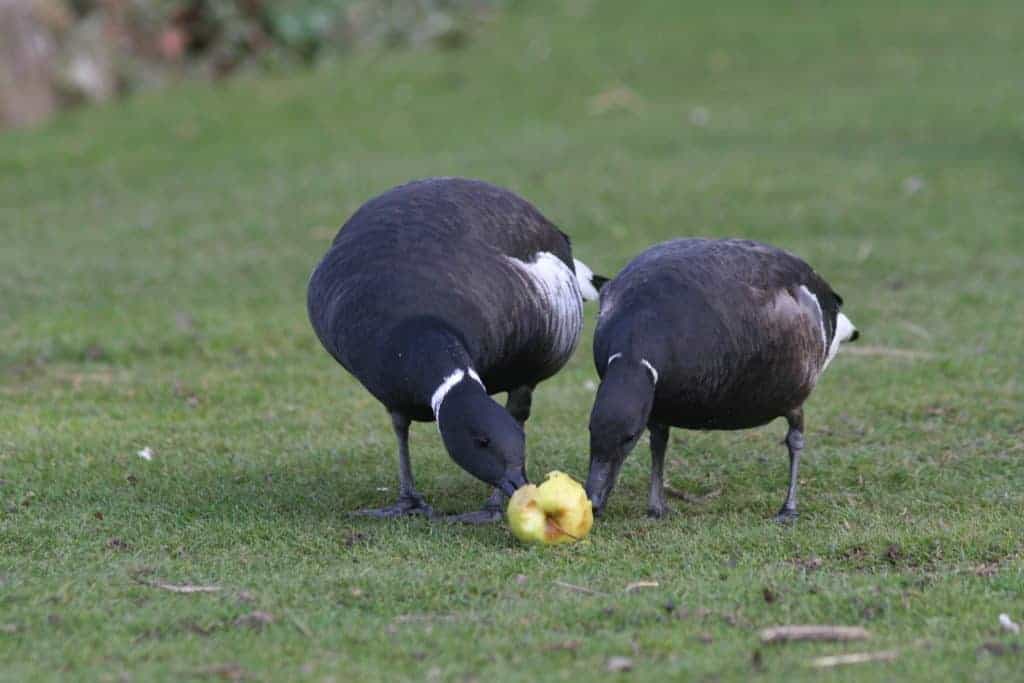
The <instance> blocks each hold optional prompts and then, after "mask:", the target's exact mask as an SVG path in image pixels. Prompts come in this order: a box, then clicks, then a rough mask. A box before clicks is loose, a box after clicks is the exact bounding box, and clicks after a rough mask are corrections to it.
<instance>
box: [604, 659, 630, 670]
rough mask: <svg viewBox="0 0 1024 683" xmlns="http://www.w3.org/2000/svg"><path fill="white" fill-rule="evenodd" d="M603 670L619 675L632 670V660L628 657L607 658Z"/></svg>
mask: <svg viewBox="0 0 1024 683" xmlns="http://www.w3.org/2000/svg"><path fill="white" fill-rule="evenodd" d="M604 668H605V669H607V670H608V671H611V672H612V673H621V672H625V671H632V670H633V660H632V659H630V658H629V657H609V658H608V661H607V662H606V663H605V665H604Z"/></svg>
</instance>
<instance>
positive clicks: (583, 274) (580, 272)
mask: <svg viewBox="0 0 1024 683" xmlns="http://www.w3.org/2000/svg"><path fill="white" fill-rule="evenodd" d="M572 262H573V263H574V264H575V265H576V281H577V284H579V286H580V294H582V295H583V300H584V301H597V300H598V299H599V298H601V295H600V294H598V292H597V287H595V286H594V271H592V270H591V269H590V267H589V266H588V265H587V264H586V263H584V262H583V261H580V260H579V259H573V260H572Z"/></svg>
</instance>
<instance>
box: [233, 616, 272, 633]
mask: <svg viewBox="0 0 1024 683" xmlns="http://www.w3.org/2000/svg"><path fill="white" fill-rule="evenodd" d="M273 623H274V615H273V614H271V613H270V612H250V613H249V614H243V615H242V616H240V617H238V618H237V619H235V626H245V627H248V628H251V629H255V630H257V631H258V630H260V629H262V628H263V627H264V626H268V625H270V624H273Z"/></svg>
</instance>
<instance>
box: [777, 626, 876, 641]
mask: <svg viewBox="0 0 1024 683" xmlns="http://www.w3.org/2000/svg"><path fill="white" fill-rule="evenodd" d="M870 637H871V634H870V633H868V631H867V630H866V629H863V628H861V627H860V626H818V625H800V626H775V627H773V628H766V629H762V630H761V642H762V643H785V642H788V641H791V640H829V641H845V640H866V639H868V638H870Z"/></svg>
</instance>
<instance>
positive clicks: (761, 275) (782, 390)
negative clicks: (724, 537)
mask: <svg viewBox="0 0 1024 683" xmlns="http://www.w3.org/2000/svg"><path fill="white" fill-rule="evenodd" d="M842 304H843V300H842V298H840V296H839V295H838V294H836V293H835V292H834V291H833V290H832V288H831V287H830V286H829V284H828V283H827V282H826V281H825V280H824V279H822V278H821V276H819V275H818V274H817V273H815V272H814V270H813V269H812V268H811V267H810V266H809V265H807V263H805V262H804V261H803V260H801V259H800V258H798V257H796V256H794V255H793V254H790V253H788V252H786V251H784V250H782V249H778V248H776V247H772V246H769V245H767V244H762V243H759V242H754V241H749V240H738V239H726V240H712V239H676V240H671V241H668V242H663V243H661V244H657V245H655V246H653V247H651V248H649V249H647V250H646V251H644V252H643V253H641V254H640V255H639V256H637V257H636V258H635V259H634V260H633V261H631V262H630V263H629V264H628V265H627V266H626V267H625V268H624V269H623V270H622V271H621V272H620V273H619V274H618V275H617V276H616V277H615V278H613V279H612V280H611V281H609V282H608V283H607V284H606V285H605V286H604V287H603V288H602V290H601V294H600V312H599V314H598V322H597V328H596V330H595V333H594V346H593V350H594V364H595V366H596V368H597V373H598V375H599V376H600V377H601V384H600V386H599V387H598V390H597V395H596V397H595V400H594V406H593V409H592V411H591V415H590V470H589V474H588V476H587V482H586V490H587V495H588V496H589V497H590V498H591V501H592V502H593V506H594V511H595V513H599V512H600V511H601V510H602V509H603V508H604V506H605V504H606V503H607V501H608V496H609V494H610V493H611V491H612V489H613V487H614V486H615V480H616V478H617V476H618V473H619V469H620V468H621V466H622V463H623V461H624V460H625V458H626V456H627V455H628V454H629V453H630V451H632V450H633V448H634V447H635V446H636V443H637V441H638V440H639V439H640V437H641V435H642V434H643V431H644V428H645V427H646V428H647V429H648V430H649V432H650V447H651V480H650V494H649V498H648V514H649V515H651V516H653V517H661V516H662V515H664V514H665V512H666V510H667V508H666V504H665V498H664V486H663V480H662V473H663V467H664V461H665V449H666V446H667V444H668V437H669V431H670V429H671V428H672V427H679V428H683V429H694V430H735V429H748V428H752V427H757V426H760V425H764V424H767V423H769V422H771V421H772V420H774V419H776V418H779V417H783V418H785V419H786V422H787V424H788V427H789V429H788V432H787V434H786V439H785V442H784V443H785V445H786V446H787V448H788V450H789V489H788V492H787V494H786V499H785V502H784V503H783V505H782V508H781V509H780V510H779V512H778V514H777V515H776V519H777V520H778V521H780V522H788V521H792V520H794V519H796V517H797V515H798V513H797V504H796V494H797V473H798V470H799V467H800V454H801V452H802V451H803V448H804V436H803V433H804V410H803V404H804V402H805V401H806V400H807V398H808V396H809V395H810V393H811V390H813V389H814V387H815V384H816V383H817V382H818V379H819V378H820V377H821V374H822V373H823V372H824V371H825V368H827V367H828V365H829V363H831V362H832V360H833V359H834V358H835V356H836V354H837V353H838V352H839V348H840V345H841V344H843V343H844V342H849V341H854V340H856V339H857V337H858V336H859V335H860V333H859V332H858V331H857V329H856V328H855V327H854V325H853V323H851V322H850V319H849V318H847V317H846V316H845V315H844V314H843V313H841V312H840V307H841V306H842Z"/></svg>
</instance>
